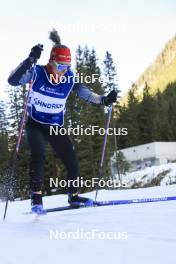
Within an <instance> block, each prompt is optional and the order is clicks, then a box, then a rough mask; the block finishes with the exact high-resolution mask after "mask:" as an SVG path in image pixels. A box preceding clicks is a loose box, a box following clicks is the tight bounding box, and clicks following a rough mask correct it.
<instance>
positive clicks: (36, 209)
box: [31, 191, 45, 215]
mask: <svg viewBox="0 0 176 264" xmlns="http://www.w3.org/2000/svg"><path fill="white" fill-rule="evenodd" d="M31 212H32V213H35V214H38V215H41V214H45V211H44V209H43V201H42V192H41V191H39V192H32V194H31Z"/></svg>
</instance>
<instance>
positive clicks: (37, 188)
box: [8, 30, 117, 213]
mask: <svg viewBox="0 0 176 264" xmlns="http://www.w3.org/2000/svg"><path fill="white" fill-rule="evenodd" d="M50 39H51V40H52V42H53V43H54V45H53V48H52V49H51V53H50V58H49V62H48V63H47V65H45V66H42V65H35V64H36V62H37V60H38V59H39V58H40V56H41V52H42V50H43V46H42V45H40V44H38V45H36V46H34V47H33V48H32V49H31V52H30V54H29V56H28V58H27V59H25V60H24V61H23V62H22V63H21V64H20V65H19V66H18V67H17V68H16V70H14V71H13V72H12V73H11V74H10V76H9V78H8V82H9V84H10V85H13V86H18V85H24V84H27V83H30V82H32V87H31V90H30V95H29V102H28V105H29V107H28V119H27V122H26V131H27V138H28V143H29V147H30V153H31V160H30V170H29V174H30V189H31V210H32V212H35V213H42V211H43V203H42V191H41V189H42V183H43V177H44V161H45V145H46V142H49V144H50V145H51V146H52V148H53V150H54V151H55V153H56V155H57V157H58V158H59V159H61V161H62V162H63V164H64V166H65V168H66V170H67V179H68V180H76V179H77V177H78V176H79V167H78V161H77V158H76V154H75V151H74V149H73V145H72V142H71V141H70V139H69V137H68V135H63V134H62V135H61V134H58V135H50V125H55V126H58V127H63V125H64V109H65V104H66V101H67V98H68V96H69V94H70V92H71V91H72V90H73V91H74V92H76V93H77V95H78V96H79V97H81V98H83V99H84V100H86V101H87V102H89V103H95V104H99V105H102V104H104V105H109V104H112V103H114V102H116V99H117V93H116V92H115V91H111V92H110V93H109V94H108V95H107V96H102V95H97V94H95V93H93V92H91V91H90V90H89V89H88V88H87V87H85V86H84V85H82V84H78V83H74V78H70V77H73V76H74V75H73V72H72V71H71V69H70V66H71V53H70V49H69V48H68V47H67V46H65V45H62V44H61V40H60V37H59V35H58V33H57V31H56V30H53V31H51V32H50ZM51 74H52V76H53V77H54V78H53V79H52V81H51V80H50V76H51ZM62 76H64V78H65V79H66V80H67V81H66V82H61V81H60V80H61V78H62ZM56 77H57V78H56ZM56 80H57V81H56ZM68 202H69V204H70V205H72V206H74V205H79V204H83V203H84V204H91V203H92V200H91V199H89V198H85V197H80V196H79V195H78V190H77V188H75V187H74V186H73V185H71V186H70V187H69V189H68Z"/></svg>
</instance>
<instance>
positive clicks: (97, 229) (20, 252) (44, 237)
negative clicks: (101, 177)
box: [0, 185, 176, 264]
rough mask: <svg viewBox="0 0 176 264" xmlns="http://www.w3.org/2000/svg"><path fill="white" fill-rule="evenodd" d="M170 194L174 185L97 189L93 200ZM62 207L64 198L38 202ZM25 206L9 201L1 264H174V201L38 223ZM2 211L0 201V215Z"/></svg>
mask: <svg viewBox="0 0 176 264" xmlns="http://www.w3.org/2000/svg"><path fill="white" fill-rule="evenodd" d="M87 195H88V196H90V197H92V198H93V197H94V195H95V193H89V194H87ZM175 195H176V185H170V186H162V187H152V188H143V189H132V190H121V191H100V192H99V194H98V200H109V199H132V198H149V197H150V198H154V197H163V196H175ZM66 203H67V197H66V196H64V195H59V196H58V195H57V196H52V197H51V196H50V197H45V198H44V204H45V207H56V206H59V205H65V204H66ZM29 206H30V202H29V200H28V201H16V202H11V203H10V204H9V208H8V212H7V219H6V221H5V222H4V223H3V222H0V263H1V264H22V263H25V264H31V263H39V264H40V263H41V264H49V263H61V264H63V263H64V264H70V263H73V264H77V263H78V264H79V263H84V264H90V263H101V264H105V263H106V264H107V263H111V264H117V263H119V264H138V263H139V264H166V263H168V264H175V259H176V257H175V248H176V213H175V212H176V201H169V202H166V201H165V202H157V203H146V204H129V205H118V206H109V207H97V208H84V209H80V210H75V211H74V210H73V211H65V212H56V213H50V214H48V215H46V216H43V217H40V219H39V220H38V221H34V216H33V215H26V214H24V213H25V212H27V211H29ZM3 210H4V203H3V202H1V203H0V216H1V217H2V216H3ZM59 232H60V233H59ZM69 232H73V233H69ZM86 232H87V233H86ZM109 232H111V233H109ZM69 234H70V235H69ZM86 234H87V236H88V237H87V238H86ZM109 234H111V235H112V234H113V236H114V239H112V236H111V237H108V235H109ZM59 235H60V237H59ZM76 235H77V237H76ZM73 236H75V237H73ZM90 236H91V237H90ZM66 237H67V239H63V238H66ZM103 237H105V238H106V239H102V238H103ZM61 238H62V239H61ZM74 238H75V239H74ZM110 238H111V239H110Z"/></svg>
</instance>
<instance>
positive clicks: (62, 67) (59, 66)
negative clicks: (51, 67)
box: [57, 64, 68, 71]
mask: <svg viewBox="0 0 176 264" xmlns="http://www.w3.org/2000/svg"><path fill="white" fill-rule="evenodd" d="M67 69H68V65H64V64H58V65H57V70H58V71H65V70H67Z"/></svg>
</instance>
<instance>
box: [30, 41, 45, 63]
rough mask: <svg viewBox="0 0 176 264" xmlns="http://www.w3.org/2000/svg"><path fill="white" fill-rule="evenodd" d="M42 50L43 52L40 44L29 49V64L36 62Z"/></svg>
mask: <svg viewBox="0 0 176 264" xmlns="http://www.w3.org/2000/svg"><path fill="white" fill-rule="evenodd" d="M42 50H43V45H41V44H38V45H36V46H34V47H33V48H32V49H31V52H30V54H29V59H30V62H31V63H36V62H37V60H38V59H39V58H40V56H41V53H42Z"/></svg>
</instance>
